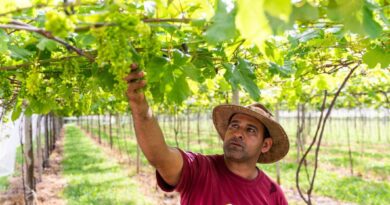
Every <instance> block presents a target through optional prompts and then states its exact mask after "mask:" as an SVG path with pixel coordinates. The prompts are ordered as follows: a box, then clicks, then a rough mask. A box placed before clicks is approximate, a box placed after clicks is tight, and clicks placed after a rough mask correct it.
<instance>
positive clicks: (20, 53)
mask: <svg viewBox="0 0 390 205" xmlns="http://www.w3.org/2000/svg"><path fill="white" fill-rule="evenodd" d="M9 50H10V51H11V56H12V57H15V58H20V59H23V60H28V59H27V58H28V57H30V56H32V55H33V53H32V52H30V51H28V50H26V49H24V48H21V47H17V46H14V45H10V46H9Z"/></svg>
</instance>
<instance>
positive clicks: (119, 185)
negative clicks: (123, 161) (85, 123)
mask: <svg viewBox="0 0 390 205" xmlns="http://www.w3.org/2000/svg"><path fill="white" fill-rule="evenodd" d="M65 135H66V137H65V145H64V159H63V168H64V172H63V174H64V177H65V178H66V180H67V184H68V185H67V187H66V188H65V190H64V191H63V197H64V198H65V199H66V200H67V202H68V204H69V205H72V204H78V205H79V204H102V205H104V204H107V205H112V204H151V203H150V202H149V201H148V200H147V199H146V198H144V197H143V194H141V193H140V192H139V190H138V187H137V185H136V182H135V181H134V180H133V179H132V176H134V174H133V173H126V172H125V171H124V170H122V169H121V168H120V166H119V165H118V164H117V163H116V162H115V160H112V159H110V158H109V156H106V155H105V154H104V153H103V152H102V151H101V150H100V148H99V147H97V146H96V145H95V144H94V143H93V142H92V140H91V139H90V138H88V137H86V136H85V135H84V134H83V132H82V131H81V130H80V129H79V128H76V127H74V126H67V127H66V134H65Z"/></svg>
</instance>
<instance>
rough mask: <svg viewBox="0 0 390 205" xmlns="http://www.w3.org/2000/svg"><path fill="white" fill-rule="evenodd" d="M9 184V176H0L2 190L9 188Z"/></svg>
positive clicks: (0, 188)
mask: <svg viewBox="0 0 390 205" xmlns="http://www.w3.org/2000/svg"><path fill="white" fill-rule="evenodd" d="M8 186H9V182H8V176H2V177H0V192H1V191H5V190H7V189H8Z"/></svg>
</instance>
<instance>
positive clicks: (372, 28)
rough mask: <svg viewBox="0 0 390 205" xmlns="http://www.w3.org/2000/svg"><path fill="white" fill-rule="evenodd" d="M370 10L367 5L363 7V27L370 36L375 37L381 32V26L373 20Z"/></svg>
mask: <svg viewBox="0 0 390 205" xmlns="http://www.w3.org/2000/svg"><path fill="white" fill-rule="evenodd" d="M372 12H373V11H371V10H370V9H369V7H368V6H366V5H365V6H364V7H363V27H364V30H365V31H366V33H367V34H368V36H369V37H370V38H376V37H378V36H379V35H380V34H381V32H382V27H381V26H380V25H379V24H378V22H376V21H375V20H374V17H373V14H372Z"/></svg>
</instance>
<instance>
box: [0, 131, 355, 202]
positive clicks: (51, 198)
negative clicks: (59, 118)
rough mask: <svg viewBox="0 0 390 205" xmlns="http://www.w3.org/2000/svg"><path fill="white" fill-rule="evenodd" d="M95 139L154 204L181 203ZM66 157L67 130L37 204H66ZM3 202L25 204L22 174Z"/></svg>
mask: <svg viewBox="0 0 390 205" xmlns="http://www.w3.org/2000/svg"><path fill="white" fill-rule="evenodd" d="M85 134H86V135H87V136H88V137H90V138H91V139H93V141H94V142H95V144H96V145H98V146H99V147H101V148H102V150H103V152H105V153H106V154H107V155H108V156H110V157H111V159H112V160H115V161H117V162H118V163H119V164H120V165H121V167H122V168H123V169H124V170H125V171H126V172H128V173H129V177H135V179H136V181H137V184H138V185H139V190H140V192H141V193H142V194H143V195H144V197H145V198H148V199H149V201H151V202H152V203H153V204H161V205H179V204H180V196H179V194H178V193H176V192H173V193H166V192H163V191H162V190H161V189H159V188H158V186H157V182H156V177H155V171H154V169H153V168H152V167H151V166H150V165H143V166H141V167H140V172H139V173H138V174H137V173H136V163H135V159H131V158H130V157H129V156H127V154H126V153H120V152H119V151H118V150H116V149H111V148H110V145H109V144H107V143H104V142H102V143H101V144H99V143H98V139H97V138H94V137H91V135H90V134H89V133H85ZM62 158H63V132H62V133H61V138H60V139H58V140H57V143H56V149H55V150H54V152H53V153H52V155H51V156H50V167H49V168H47V169H45V170H44V171H43V174H42V181H41V182H40V183H38V184H37V186H36V187H37V192H36V193H37V194H36V197H35V198H36V200H35V202H36V204H37V205H65V204H66V201H65V200H64V199H63V198H62V197H61V192H62V190H63V189H64V188H65V187H66V180H65V179H64V178H63V177H62V175H61V171H62V167H61V161H62ZM282 189H283V190H284V193H285V195H286V198H287V199H288V201H289V203H290V204H305V203H304V202H303V200H302V199H301V198H300V196H299V194H298V192H297V191H296V190H293V189H286V188H283V187H282ZM312 202H314V204H327V205H339V204H343V205H345V204H347V205H353V203H345V202H340V201H337V200H335V199H332V198H329V197H323V196H313V197H312ZM0 204H2V205H23V204H24V195H23V186H22V180H21V177H14V178H12V179H10V186H9V189H8V190H7V191H6V192H3V193H0Z"/></svg>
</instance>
